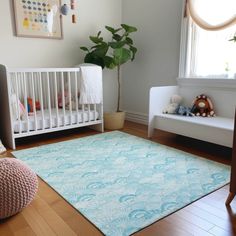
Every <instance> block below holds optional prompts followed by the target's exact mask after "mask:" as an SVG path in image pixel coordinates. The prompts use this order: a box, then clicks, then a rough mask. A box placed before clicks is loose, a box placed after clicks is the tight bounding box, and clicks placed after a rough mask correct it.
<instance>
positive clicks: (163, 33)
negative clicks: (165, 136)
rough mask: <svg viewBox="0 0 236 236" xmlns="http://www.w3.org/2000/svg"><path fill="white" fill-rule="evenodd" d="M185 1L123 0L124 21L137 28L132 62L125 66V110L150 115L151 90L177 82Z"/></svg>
mask: <svg viewBox="0 0 236 236" xmlns="http://www.w3.org/2000/svg"><path fill="white" fill-rule="evenodd" d="M182 2H183V1H182V0H145V1H144V0H124V1H123V6H122V9H123V11H122V14H123V18H122V20H123V23H127V24H130V25H133V26H136V27H137V28H138V32H137V33H135V34H134V40H135V42H136V46H137V48H138V53H137V57H136V59H135V60H134V61H133V62H130V63H128V64H126V65H124V66H123V71H122V78H123V82H122V83H123V86H122V90H123V96H122V98H123V105H122V107H123V109H124V110H126V111H129V112H131V114H132V113H133V114H135V113H138V114H141V115H143V114H147V113H148V99H149V89H150V87H152V86H157V85H172V84H176V77H177V76H178V66H179V46H180V30H181V12H182Z"/></svg>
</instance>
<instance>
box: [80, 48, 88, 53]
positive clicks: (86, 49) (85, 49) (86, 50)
mask: <svg viewBox="0 0 236 236" xmlns="http://www.w3.org/2000/svg"><path fill="white" fill-rule="evenodd" d="M80 49H81V50H83V51H85V52H89V50H88V48H86V47H80Z"/></svg>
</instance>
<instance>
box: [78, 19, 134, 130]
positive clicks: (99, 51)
mask: <svg viewBox="0 0 236 236" xmlns="http://www.w3.org/2000/svg"><path fill="white" fill-rule="evenodd" d="M105 28H106V30H108V31H109V32H110V33H111V39H110V40H108V41H105V40H104V39H103V37H102V36H101V31H99V32H98V33H97V35H96V36H90V37H89V39H90V40H91V41H92V43H93V45H92V46H91V47H90V48H88V47H80V49H82V50H83V51H85V52H86V55H85V58H84V62H85V63H93V64H96V65H99V66H101V67H102V68H103V69H104V68H108V69H114V68H116V69H117V83H118V86H117V89H118V97H117V107H116V112H112V113H105V114H104V124H105V128H106V129H121V128H123V125H124V119H125V113H124V112H123V111H121V110H120V96H121V91H120V82H121V76H120V70H121V65H122V64H124V63H126V62H128V61H129V60H131V61H133V60H134V58H135V54H136V52H137V48H136V47H135V46H134V43H133V40H132V39H131V37H130V34H132V33H134V32H136V31H137V28H136V27H133V26H129V25H126V24H121V28H117V29H115V28H113V27H110V26H105Z"/></svg>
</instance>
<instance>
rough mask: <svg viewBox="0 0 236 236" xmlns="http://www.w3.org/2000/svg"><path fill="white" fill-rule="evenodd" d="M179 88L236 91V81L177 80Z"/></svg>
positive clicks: (207, 79)
mask: <svg viewBox="0 0 236 236" xmlns="http://www.w3.org/2000/svg"><path fill="white" fill-rule="evenodd" d="M177 82H178V85H179V86H183V87H188V86H190V87H192V86H194V87H204V88H206V87H208V88H217V89H227V90H234V91H235V90H236V79H225V78H224V79H212V78H211V79H209V78H177Z"/></svg>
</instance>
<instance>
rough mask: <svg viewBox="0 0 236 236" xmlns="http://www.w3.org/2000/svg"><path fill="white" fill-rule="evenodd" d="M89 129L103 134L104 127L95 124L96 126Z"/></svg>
mask: <svg viewBox="0 0 236 236" xmlns="http://www.w3.org/2000/svg"><path fill="white" fill-rule="evenodd" d="M89 128H90V129H93V130H96V131H99V132H102V133H103V132H104V125H103V123H101V124H97V125H91V126H89Z"/></svg>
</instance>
